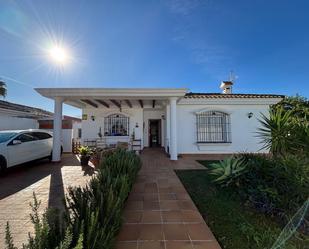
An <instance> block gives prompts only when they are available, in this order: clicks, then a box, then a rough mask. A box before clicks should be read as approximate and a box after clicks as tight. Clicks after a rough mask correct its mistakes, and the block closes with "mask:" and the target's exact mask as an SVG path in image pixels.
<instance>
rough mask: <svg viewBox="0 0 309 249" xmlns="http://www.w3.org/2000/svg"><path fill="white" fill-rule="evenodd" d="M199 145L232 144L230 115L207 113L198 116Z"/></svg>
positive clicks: (214, 112) (217, 112) (215, 112)
mask: <svg viewBox="0 0 309 249" xmlns="http://www.w3.org/2000/svg"><path fill="white" fill-rule="evenodd" d="M196 121H197V122H196V123H197V142H198V143H230V142H231V123H230V115H228V114H227V113H224V112H219V111H207V112H202V113H198V114H197V115H196Z"/></svg>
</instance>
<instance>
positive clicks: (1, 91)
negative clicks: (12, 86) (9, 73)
mask: <svg viewBox="0 0 309 249" xmlns="http://www.w3.org/2000/svg"><path fill="white" fill-rule="evenodd" d="M6 93H7V90H6V84H5V82H4V81H3V80H1V79H0V96H2V97H5V96H6Z"/></svg>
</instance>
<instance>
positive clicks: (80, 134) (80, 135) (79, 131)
mask: <svg viewBox="0 0 309 249" xmlns="http://www.w3.org/2000/svg"><path fill="white" fill-rule="evenodd" d="M77 138H82V128H78V129H77Z"/></svg>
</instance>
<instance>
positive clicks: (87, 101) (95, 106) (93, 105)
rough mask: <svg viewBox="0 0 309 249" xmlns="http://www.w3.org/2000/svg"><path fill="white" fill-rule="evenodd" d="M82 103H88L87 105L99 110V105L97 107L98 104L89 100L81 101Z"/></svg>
mask: <svg viewBox="0 0 309 249" xmlns="http://www.w3.org/2000/svg"><path fill="white" fill-rule="evenodd" d="M81 101H82V102H84V103H86V104H88V105H91V106H92V107H94V108H98V105H97V104H96V103H94V102H92V101H91V100H89V99H81Z"/></svg>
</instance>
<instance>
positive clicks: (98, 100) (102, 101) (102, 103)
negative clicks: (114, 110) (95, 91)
mask: <svg viewBox="0 0 309 249" xmlns="http://www.w3.org/2000/svg"><path fill="white" fill-rule="evenodd" d="M95 101H97V102H99V103H100V104H101V105H104V106H105V107H107V108H109V104H107V103H106V102H105V101H104V100H101V99H96V100H95Z"/></svg>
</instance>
